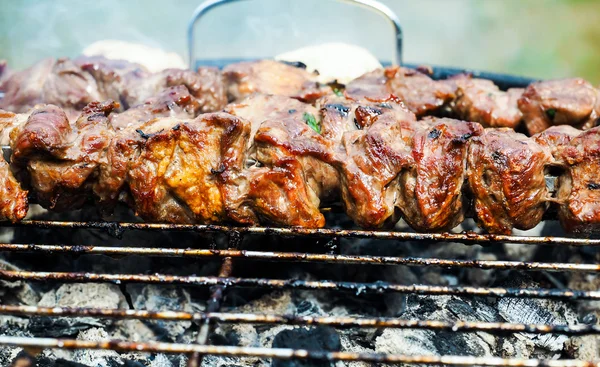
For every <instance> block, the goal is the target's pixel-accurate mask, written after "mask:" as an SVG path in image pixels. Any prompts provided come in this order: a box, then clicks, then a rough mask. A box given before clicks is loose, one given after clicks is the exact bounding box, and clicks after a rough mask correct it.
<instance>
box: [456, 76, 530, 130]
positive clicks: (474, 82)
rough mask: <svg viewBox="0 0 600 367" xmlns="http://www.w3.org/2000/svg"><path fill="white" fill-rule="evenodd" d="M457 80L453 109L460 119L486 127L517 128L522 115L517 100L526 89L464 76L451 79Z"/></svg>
mask: <svg viewBox="0 0 600 367" xmlns="http://www.w3.org/2000/svg"><path fill="white" fill-rule="evenodd" d="M449 82H454V83H456V86H457V89H456V100H455V101H454V105H453V107H452V110H453V111H454V113H455V115H456V117H457V118H459V119H461V120H466V121H473V122H479V123H480V124H482V125H483V126H484V127H510V128H512V129H514V128H516V127H517V125H519V123H520V122H521V118H522V114H521V111H520V110H519V108H518V106H517V100H518V99H519V98H520V97H521V95H522V94H523V89H519V88H512V89H509V90H508V91H506V92H504V91H501V90H500V89H499V88H498V86H496V85H495V84H494V83H493V82H492V81H490V80H486V79H473V78H470V77H467V76H460V77H457V78H453V79H450V80H449Z"/></svg>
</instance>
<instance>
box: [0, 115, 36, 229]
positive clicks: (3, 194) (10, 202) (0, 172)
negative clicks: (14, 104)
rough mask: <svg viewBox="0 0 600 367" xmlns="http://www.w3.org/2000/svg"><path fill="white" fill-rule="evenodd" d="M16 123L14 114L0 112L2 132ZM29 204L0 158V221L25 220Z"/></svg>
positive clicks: (1, 140) (3, 140) (3, 139)
mask: <svg viewBox="0 0 600 367" xmlns="http://www.w3.org/2000/svg"><path fill="white" fill-rule="evenodd" d="M16 121H18V119H17V116H16V115H15V114H14V113H11V112H6V111H2V110H0V128H2V129H3V130H2V132H3V133H4V131H5V130H6V131H10V129H11V128H12V127H14V125H15V122H16ZM7 138H8V137H7V136H3V137H2V139H0V144H6V140H7ZM28 208H29V203H28V200H27V191H26V190H23V189H22V188H21V185H20V184H19V182H18V181H17V180H16V179H15V177H14V175H13V173H12V171H11V169H10V166H9V165H8V163H7V162H6V161H5V160H4V158H2V157H0V220H9V221H11V222H13V223H14V222H18V221H20V220H22V219H23V218H25V215H27V210H28Z"/></svg>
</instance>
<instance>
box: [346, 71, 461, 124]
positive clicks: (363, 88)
mask: <svg viewBox="0 0 600 367" xmlns="http://www.w3.org/2000/svg"><path fill="white" fill-rule="evenodd" d="M346 95H347V96H348V97H350V98H352V99H356V100H361V99H364V98H367V99H368V100H372V101H383V100H387V99H389V98H390V96H391V95H393V96H396V97H398V98H399V99H400V100H401V101H402V102H404V104H405V105H406V106H407V107H408V109H409V110H410V111H411V112H413V113H414V114H416V115H417V117H422V116H425V115H431V114H436V113H438V112H439V111H440V109H441V108H442V107H443V106H445V105H447V104H448V103H450V102H451V101H452V100H453V99H454V98H455V87H454V86H453V85H452V84H451V83H445V82H440V81H435V80H432V79H431V78H430V77H429V76H428V75H426V74H425V73H422V72H420V71H418V70H414V69H408V68H402V67H397V66H392V67H388V68H385V69H379V70H375V71H372V72H370V73H367V74H365V75H363V76H361V77H359V78H357V79H355V80H353V81H351V82H350V83H348V85H347V86H346Z"/></svg>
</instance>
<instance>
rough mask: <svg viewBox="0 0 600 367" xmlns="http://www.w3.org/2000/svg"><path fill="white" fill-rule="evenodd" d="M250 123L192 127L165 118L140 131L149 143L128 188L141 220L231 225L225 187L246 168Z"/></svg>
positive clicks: (219, 119)
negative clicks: (242, 155) (243, 155)
mask: <svg viewBox="0 0 600 367" xmlns="http://www.w3.org/2000/svg"><path fill="white" fill-rule="evenodd" d="M249 128H250V127H249V125H248V123H247V122H245V121H243V120H242V119H239V118H237V117H235V116H232V115H230V114H226V113H209V114H202V115H200V116H198V117H197V118H195V119H193V120H191V121H181V120H179V119H173V118H164V119H158V120H153V121H150V122H148V123H147V124H144V125H142V126H140V127H139V129H138V130H140V131H143V134H145V135H146V137H144V136H142V139H143V141H141V142H140V144H139V148H138V149H139V153H138V154H136V155H135V156H134V158H133V161H132V162H131V163H130V168H129V170H128V172H127V180H126V181H127V185H128V187H129V191H130V193H131V200H132V205H133V208H134V209H135V211H136V214H137V215H139V216H141V217H142V218H144V219H146V220H151V221H159V222H167V223H217V222H222V221H224V220H226V219H228V212H227V207H226V205H225V203H224V200H223V195H222V189H221V186H222V181H227V179H229V178H228V176H231V175H234V174H235V173H236V172H239V171H240V170H241V169H242V168H243V163H244V162H243V161H242V160H241V159H239V151H240V149H241V148H243V146H244V145H245V143H246V138H247V135H248V133H249Z"/></svg>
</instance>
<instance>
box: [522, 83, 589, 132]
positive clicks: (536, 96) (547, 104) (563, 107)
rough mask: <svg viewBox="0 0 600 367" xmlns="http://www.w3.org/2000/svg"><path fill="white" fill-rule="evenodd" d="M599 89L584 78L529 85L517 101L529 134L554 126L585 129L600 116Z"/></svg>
mask: <svg viewBox="0 0 600 367" xmlns="http://www.w3.org/2000/svg"><path fill="white" fill-rule="evenodd" d="M598 93H599V92H598V90H597V89H595V88H594V87H593V86H592V85H591V84H590V83H588V82H586V81H585V80H583V79H579V78H574V79H561V80H549V81H543V82H537V83H533V84H531V85H529V86H528V87H527V88H526V89H525V92H524V93H523V95H522V97H521V98H520V99H519V101H518V105H519V109H520V110H521V112H522V113H523V119H524V121H525V124H526V125H527V130H528V131H529V134H531V135H533V134H537V133H539V132H541V131H543V130H545V129H547V128H549V127H550V126H553V125H571V126H574V127H576V128H579V129H582V130H586V129H589V128H591V127H593V126H595V124H596V123H597V119H598V118H599V117H600V98H599V94H598Z"/></svg>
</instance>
